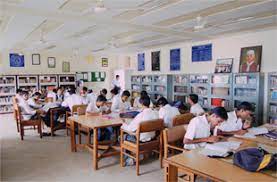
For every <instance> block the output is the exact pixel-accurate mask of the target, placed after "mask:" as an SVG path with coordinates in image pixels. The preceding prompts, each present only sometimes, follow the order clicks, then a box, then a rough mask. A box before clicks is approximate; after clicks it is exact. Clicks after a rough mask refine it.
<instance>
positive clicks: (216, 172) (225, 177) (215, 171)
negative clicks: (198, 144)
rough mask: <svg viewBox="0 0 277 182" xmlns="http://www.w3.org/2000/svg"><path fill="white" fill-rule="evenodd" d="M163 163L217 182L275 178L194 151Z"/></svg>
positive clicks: (269, 179) (273, 179) (271, 179)
mask: <svg viewBox="0 0 277 182" xmlns="http://www.w3.org/2000/svg"><path fill="white" fill-rule="evenodd" d="M165 162H167V163H169V164H171V165H174V166H177V167H178V168H182V169H185V170H186V171H190V172H193V173H194V174H198V175H201V176H205V177H207V178H210V179H212V180H217V181H240V182H241V181H267V182H268V181H275V182H276V178H274V177H272V176H270V175H268V174H263V173H260V172H254V173H253V172H248V171H246V170H244V169H241V168H239V167H237V166H235V165H233V164H232V163H228V162H226V161H223V160H219V159H214V158H209V157H206V156H203V155H201V154H198V152H196V151H188V152H185V153H182V154H179V155H176V156H173V157H170V158H168V159H165Z"/></svg>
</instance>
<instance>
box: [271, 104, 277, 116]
mask: <svg viewBox="0 0 277 182" xmlns="http://www.w3.org/2000/svg"><path fill="white" fill-rule="evenodd" d="M269 111H270V113H272V114H276V116H277V105H275V104H272V105H269Z"/></svg>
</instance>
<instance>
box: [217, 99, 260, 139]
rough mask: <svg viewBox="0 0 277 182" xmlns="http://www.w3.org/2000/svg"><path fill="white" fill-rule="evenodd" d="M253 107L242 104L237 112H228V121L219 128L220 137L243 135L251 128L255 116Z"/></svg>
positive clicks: (246, 103) (248, 104)
mask: <svg viewBox="0 0 277 182" xmlns="http://www.w3.org/2000/svg"><path fill="white" fill-rule="evenodd" d="M253 111H254V109H253V106H252V105H251V104H250V103H249V102H242V103H241V104H240V105H239V106H238V107H237V110H235V111H232V112H228V120H227V121H224V122H223V123H221V124H220V125H219V126H218V128H217V134H218V135H243V134H245V133H247V129H248V128H250V127H251V124H250V123H247V122H245V121H246V120H251V117H252V114H253Z"/></svg>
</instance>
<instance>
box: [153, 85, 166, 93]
mask: <svg viewBox="0 0 277 182" xmlns="http://www.w3.org/2000/svg"><path fill="white" fill-rule="evenodd" d="M154 90H155V91H157V92H164V91H166V87H165V86H155V87H154Z"/></svg>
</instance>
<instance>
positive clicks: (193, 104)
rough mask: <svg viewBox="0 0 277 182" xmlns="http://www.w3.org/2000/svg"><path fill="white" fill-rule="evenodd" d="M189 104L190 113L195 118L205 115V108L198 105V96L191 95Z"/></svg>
mask: <svg viewBox="0 0 277 182" xmlns="http://www.w3.org/2000/svg"><path fill="white" fill-rule="evenodd" d="M188 103H189V104H190V113H192V114H193V115H195V116H200V115H202V114H204V113H205V111H204V110H203V108H202V107H201V106H200V104H198V95H196V94H190V95H189V98H188Z"/></svg>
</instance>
